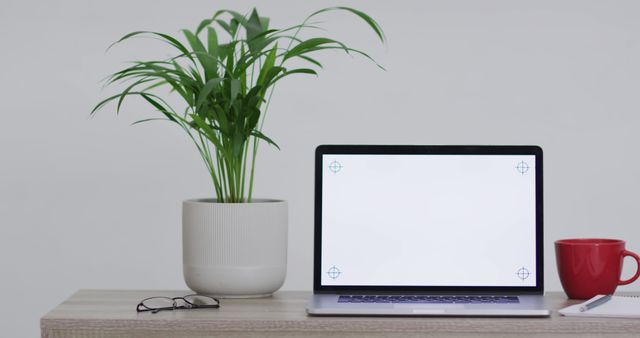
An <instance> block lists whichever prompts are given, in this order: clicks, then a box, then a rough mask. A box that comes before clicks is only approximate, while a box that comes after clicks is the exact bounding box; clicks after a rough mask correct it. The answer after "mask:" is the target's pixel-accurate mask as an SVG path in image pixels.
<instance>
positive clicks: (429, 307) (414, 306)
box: [393, 303, 464, 312]
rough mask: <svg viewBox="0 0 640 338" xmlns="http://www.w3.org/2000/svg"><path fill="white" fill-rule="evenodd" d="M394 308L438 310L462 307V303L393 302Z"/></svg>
mask: <svg viewBox="0 0 640 338" xmlns="http://www.w3.org/2000/svg"><path fill="white" fill-rule="evenodd" d="M393 308H394V309H416V310H420V311H422V310H424V311H427V312H428V311H438V310H447V309H464V304H415V303H414V304H393Z"/></svg>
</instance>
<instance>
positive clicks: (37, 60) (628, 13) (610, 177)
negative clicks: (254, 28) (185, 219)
mask: <svg viewBox="0 0 640 338" xmlns="http://www.w3.org/2000/svg"><path fill="white" fill-rule="evenodd" d="M336 4H340V5H349V6H354V7H357V8H359V9H361V10H364V11H365V12H367V13H369V14H370V15H372V16H373V17H374V18H376V19H377V20H378V21H379V22H380V24H381V25H382V27H383V28H384V30H385V32H386V34H387V37H388V40H389V43H388V45H387V46H382V45H380V44H379V42H378V41H377V40H376V37H375V36H374V35H373V33H372V32H371V31H370V30H368V29H367V27H366V26H365V25H364V24H362V23H361V22H359V21H358V20H356V18H355V17H353V16H350V15H347V14H339V13H336V14H332V15H327V16H324V17H323V18H322V21H323V22H324V24H325V26H326V27H327V28H328V31H327V32H320V34H323V35H326V36H330V37H336V38H339V39H341V40H343V41H345V42H348V43H350V44H352V45H353V46H354V47H357V48H361V49H365V50H367V51H368V52H370V53H371V55H372V56H373V57H375V58H376V59H377V60H378V61H379V62H380V63H381V64H383V65H384V66H385V67H386V68H387V71H382V70H380V69H378V68H377V67H375V65H373V64H371V63H370V62H367V61H366V60H365V59H363V58H359V57H349V56H346V55H344V54H341V53H337V52H336V53H332V52H327V53H324V54H323V55H321V56H320V59H321V60H322V61H323V63H324V64H325V69H324V70H323V71H322V72H321V73H320V76H319V78H315V77H310V76H306V77H305V76H299V77H291V78H289V79H288V80H286V81H284V82H282V84H280V85H278V88H277V92H276V93H275V95H274V99H273V101H272V104H271V108H270V111H269V113H268V114H269V115H268V119H267V122H266V124H265V129H264V132H265V133H266V134H267V135H269V136H270V137H272V138H273V139H274V140H276V141H277V142H278V143H279V144H280V146H281V148H282V150H281V151H277V150H275V149H274V148H272V147H267V146H263V147H262V148H261V151H260V155H259V163H258V167H257V175H256V178H257V181H256V186H255V191H256V195H257V196H261V197H273V198H283V199H286V200H288V201H289V203H290V215H289V216H290V218H289V222H290V223H289V263H288V264H289V265H288V274H287V279H286V282H285V284H284V287H283V289H285V290H311V282H312V269H311V268H312V236H313V229H312V228H313V227H312V226H313V224H312V214H313V200H312V192H313V163H312V161H313V152H314V149H315V147H316V146H317V145H318V144H323V143H359V144H367V143H375V144H538V145H541V146H542V147H543V148H544V150H545V168H544V169H545V189H546V190H545V264H546V267H545V274H546V276H545V280H546V286H547V290H560V289H561V286H560V283H559V280H558V277H557V273H556V267H555V262H554V260H555V258H554V251H553V241H554V240H556V239H559V238H566V237H588V236H598V237H613V238H622V239H625V240H627V248H628V249H631V250H637V251H640V230H638V224H637V223H638V206H637V205H638V199H639V198H638V191H639V190H640V179H639V177H640V176H639V174H638V168H639V167H640V159H639V157H638V156H637V152H638V151H637V146H638V144H639V143H640V136H639V135H638V133H637V132H636V129H637V127H638V124H639V122H640V117H639V114H638V111H639V108H640V95H638V89H639V88H640V61H639V60H640V21H638V20H637V18H638V15H639V14H640V2H638V1H635V0H629V1H558V0H549V1H540V0H537V1H511V0H505V1H497V0H485V1H473V0H468V1H450V0H441V1H367V2H364V1H343V2H333V1H331V2H330V1H306V2H303V1H293V0H291V1H260V2H258V1H238V0H236V1H167V0H161V1H158V0H154V1H151V0H148V1H125V0H110V1H80V0H74V1H28V0H27V1H18V0H2V1H1V2H0V64H1V68H2V70H1V71H0V117H1V118H0V271H1V272H0V285H1V286H2V288H1V289H0V290H1V291H2V304H3V305H2V306H0V327H2V329H3V332H4V334H6V335H7V336H11V337H34V336H37V335H38V331H39V328H38V326H39V323H38V320H39V318H40V317H41V316H42V315H44V314H45V313H46V312H47V311H49V310H50V309H52V308H53V307H54V306H56V305H57V304H58V303H60V302H61V301H63V300H64V299H65V298H67V297H68V296H70V295H71V294H72V293H73V292H74V291H76V290H77V289H80V288H111V289H114V288H123V289H125V288H126V289H186V286H185V284H184V282H183V279H182V267H181V259H182V258H181V255H182V251H181V225H180V219H181V217H180V213H181V210H180V208H181V201H182V200H183V199H187V198H194V197H205V196H211V195H212V187H211V184H210V179H209V178H208V177H207V173H206V171H205V169H204V166H203V164H202V163H201V160H200V159H199V157H198V154H197V152H196V150H195V149H194V148H193V146H192V145H191V144H190V143H189V141H188V139H187V138H186V137H185V136H184V135H183V134H182V132H181V131H180V130H179V129H178V128H177V127H175V126H174V125H171V124H168V123H162V122H160V123H150V124H143V125H136V126H130V124H131V123H132V122H133V121H135V120H137V119H141V118H146V117H154V116H156V114H155V113H154V111H153V109H151V108H150V107H148V106H146V105H145V104H143V103H142V102H140V101H138V100H135V99H132V100H130V101H128V102H126V106H125V109H124V111H123V112H121V114H120V115H119V116H116V115H115V109H114V107H113V106H110V107H108V108H107V109H105V110H104V111H102V112H100V113H99V114H98V116H96V117H95V118H89V111H90V110H91V108H92V106H93V105H94V104H95V103H97V102H98V101H99V100H100V99H101V98H104V97H106V96H107V95H109V94H111V93H114V92H115V90H117V88H106V89H102V84H101V82H100V81H101V79H103V78H104V77H105V76H107V75H108V74H110V73H112V72H115V71H117V70H119V69H121V68H122V67H124V66H125V65H126V63H125V62H126V61H132V60H138V59H157V58H165V57H168V56H170V55H171V54H170V50H169V49H168V48H167V47H166V46H165V45H163V44H162V43H160V42H159V41H155V40H150V39H137V40H134V41H131V43H126V44H123V45H119V46H117V47H114V48H113V49H112V50H110V51H109V52H108V53H105V49H106V47H107V46H108V45H109V44H110V43H111V42H113V41H115V40H117V39H118V38H120V37H121V36H122V35H124V34H126V33H128V32H131V31H135V30H156V31H161V32H166V33H171V34H179V30H180V29H181V28H191V29H194V28H195V26H196V25H197V24H198V23H199V22H200V20H201V19H204V18H206V17H208V16H210V15H211V14H212V13H213V12H214V11H215V10H218V9H222V8H229V9H235V10H237V11H240V12H247V11H249V10H250V8H251V7H252V6H255V5H258V6H259V9H260V12H261V14H262V15H264V16H268V17H270V18H271V22H272V25H273V26H277V27H285V26H288V25H293V24H296V23H299V22H301V21H302V20H303V19H304V17H305V16H306V15H307V14H309V13H310V12H312V11H313V10H315V9H319V8H322V7H326V6H331V5H336ZM176 102H177V101H176ZM437 235H438V234H437V233H434V234H433V236H437ZM452 246H454V247H455V243H452ZM626 265H627V267H626V269H625V276H628V275H630V274H631V273H632V270H634V269H635V267H634V264H633V262H632V261H630V260H629V261H627V262H626ZM620 289H621V290H640V282H638V283H635V284H633V285H630V286H626V287H621V288H620ZM132 311H133V304H132Z"/></svg>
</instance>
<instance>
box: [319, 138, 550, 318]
mask: <svg viewBox="0 0 640 338" xmlns="http://www.w3.org/2000/svg"><path fill="white" fill-rule="evenodd" d="M315 171H316V176H315V239H314V272H313V273H314V277H313V289H314V295H313V298H312V300H311V302H310V304H309V306H308V308H307V312H308V313H309V314H310V315H401V316H549V314H550V311H549V310H548V309H547V306H546V304H545V301H544V297H543V280H544V276H543V264H542V263H543V257H542V250H543V248H542V149H541V148H540V147H537V146H368V145H322V146H319V147H318V148H317V149H316V157H315Z"/></svg>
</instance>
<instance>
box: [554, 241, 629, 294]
mask: <svg viewBox="0 0 640 338" xmlns="http://www.w3.org/2000/svg"><path fill="white" fill-rule="evenodd" d="M555 244H556V263H557V265H558V274H559V275H560V282H561V283H562V288H563V289H564V292H566V293H567V296H569V298H573V299H589V298H592V297H593V296H595V295H610V294H613V292H614V291H615V290H616V287H618V285H626V284H629V283H632V282H634V281H635V280H636V279H638V277H640V257H638V255H636V254H635V253H633V252H631V251H627V250H625V249H624V241H622V240H618V239H601V238H582V239H562V240H559V241H556V243H555ZM626 256H630V257H633V258H634V259H635V260H636V263H637V264H638V267H637V268H636V273H635V275H633V277H631V278H629V279H627V280H621V279H620V276H621V274H622V262H623V260H624V257H626Z"/></svg>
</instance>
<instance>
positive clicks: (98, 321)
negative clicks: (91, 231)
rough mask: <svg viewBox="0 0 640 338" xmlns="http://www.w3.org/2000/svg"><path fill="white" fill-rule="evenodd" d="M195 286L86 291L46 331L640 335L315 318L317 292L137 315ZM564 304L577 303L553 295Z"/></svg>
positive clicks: (637, 330) (506, 321) (606, 327)
mask: <svg viewBox="0 0 640 338" xmlns="http://www.w3.org/2000/svg"><path fill="white" fill-rule="evenodd" d="M185 294H188V292H187V291H128V290H80V291H78V292H77V293H75V294H74V295H72V296H71V297H70V298H69V299H67V300H66V301H65V302H63V303H62V304H60V305H59V306H57V307H56V308H55V309H53V310H52V311H51V312H49V313H48V314H46V315H45V316H44V317H43V318H42V319H41V320H40V327H41V331H42V337H46V338H62V337H65V338H66V337H91V338H99V337H110V338H111V337H118V338H124V337H134V338H141V337H162V338H179V337H199V338H200V337H269V336H272V337H303V336H304V337H328V336H337V337H343V338H346V337H391V336H397V337H511V336H521V337H569V336H574V337H599V336H606V337H640V320H632V319H602V318H567V317H560V316H558V313H557V312H556V311H554V312H553V315H552V316H551V318H445V317H400V318H391V317H308V316H307V314H306V312H305V307H306V305H307V302H308V300H309V297H310V295H311V293H310V292H292V291H283V292H278V293H276V294H275V295H274V296H273V297H272V298H262V299H248V300H233V299H223V300H222V301H221V308H220V309H217V310H215V309H200V310H179V311H163V312H159V313H156V314H152V313H148V312H146V313H137V312H136V311H135V306H136V305H137V304H138V302H139V301H140V300H141V299H143V298H146V297H151V296H181V295H185ZM548 296H549V304H550V306H551V308H552V309H554V310H555V309H558V308H561V307H564V306H566V305H569V304H570V303H575V302H573V301H567V299H566V298H565V296H564V294H562V293H550V294H549V295H548Z"/></svg>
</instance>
